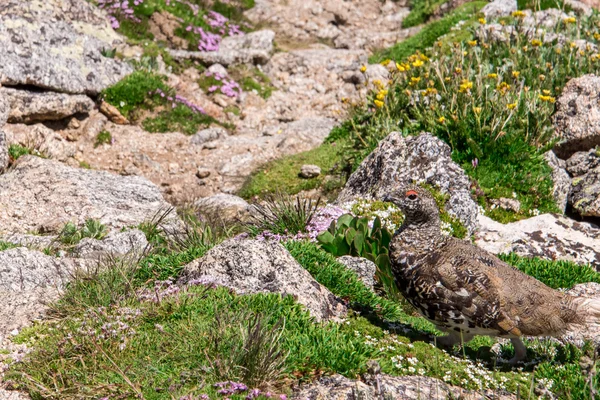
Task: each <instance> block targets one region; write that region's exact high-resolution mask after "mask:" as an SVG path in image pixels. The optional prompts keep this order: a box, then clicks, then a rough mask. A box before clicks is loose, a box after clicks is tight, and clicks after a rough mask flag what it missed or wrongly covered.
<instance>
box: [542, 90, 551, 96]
mask: <svg viewBox="0 0 600 400" xmlns="http://www.w3.org/2000/svg"><path fill="white" fill-rule="evenodd" d="M542 93H543V94H545V95H546V96H550V91H549V90H548V89H544V90H542Z"/></svg>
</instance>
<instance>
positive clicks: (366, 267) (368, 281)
mask: <svg viewBox="0 0 600 400" xmlns="http://www.w3.org/2000/svg"><path fill="white" fill-rule="evenodd" d="M337 261H338V262H340V263H342V264H344V265H345V266H346V267H347V268H348V269H350V270H352V271H354V272H356V275H358V277H359V278H360V280H361V281H362V282H363V283H364V284H365V285H366V286H367V287H368V288H369V289H373V288H374V287H375V273H376V272H377V265H375V263H374V262H373V261H371V260H367V259H366V258H362V257H352V256H342V257H338V258H337Z"/></svg>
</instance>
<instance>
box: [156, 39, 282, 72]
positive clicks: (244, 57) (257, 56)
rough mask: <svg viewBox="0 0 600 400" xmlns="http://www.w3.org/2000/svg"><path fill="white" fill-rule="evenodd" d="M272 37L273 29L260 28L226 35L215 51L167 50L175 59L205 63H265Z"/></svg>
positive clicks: (269, 53)
mask: <svg viewBox="0 0 600 400" xmlns="http://www.w3.org/2000/svg"><path fill="white" fill-rule="evenodd" d="M274 37H275V33H274V32H273V31H270V30H262V31H255V32H251V33H248V34H246V35H243V36H227V37H225V38H223V41H222V42H221V44H220V46H219V50H217V51H187V50H172V49H168V51H169V54H171V56H172V57H173V58H174V59H176V60H194V61H199V62H201V63H203V64H207V65H213V64H221V65H224V66H229V65H235V64H266V63H267V62H269V59H270V58H271V52H272V51H273V38H274Z"/></svg>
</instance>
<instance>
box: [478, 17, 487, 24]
mask: <svg viewBox="0 0 600 400" xmlns="http://www.w3.org/2000/svg"><path fill="white" fill-rule="evenodd" d="M479 23H480V24H481V25H485V24H487V21H486V20H485V18H479Z"/></svg>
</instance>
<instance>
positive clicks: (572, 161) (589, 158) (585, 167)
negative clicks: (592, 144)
mask: <svg viewBox="0 0 600 400" xmlns="http://www.w3.org/2000/svg"><path fill="white" fill-rule="evenodd" d="M565 164H566V169H567V171H568V172H569V174H571V176H581V175H585V174H587V173H588V172H590V171H591V170H593V169H594V168H596V167H598V166H600V147H596V148H594V149H591V150H588V151H578V152H577V153H575V154H573V155H572V156H571V157H569V159H567V161H566V162H565Z"/></svg>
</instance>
